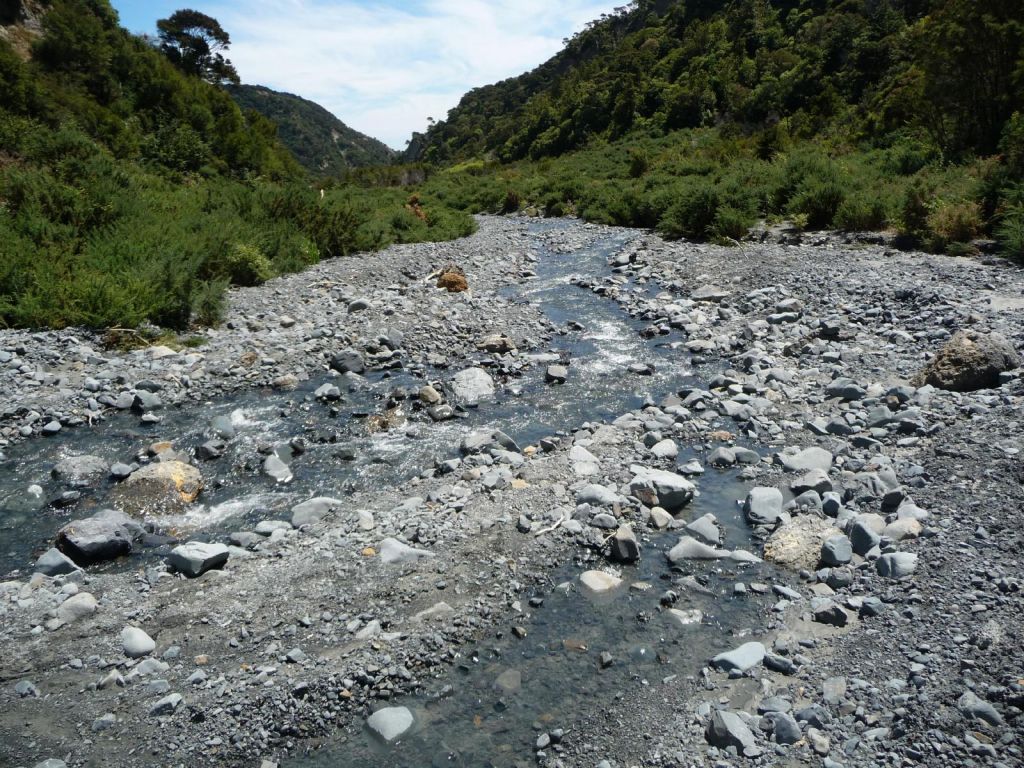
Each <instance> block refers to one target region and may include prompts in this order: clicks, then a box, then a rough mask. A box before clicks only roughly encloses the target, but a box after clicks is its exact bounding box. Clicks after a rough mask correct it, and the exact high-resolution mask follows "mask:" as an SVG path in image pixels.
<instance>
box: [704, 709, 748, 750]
mask: <svg viewBox="0 0 1024 768" xmlns="http://www.w3.org/2000/svg"><path fill="white" fill-rule="evenodd" d="M704 737H705V738H706V739H707V740H708V744H710V745H711V746H713V747H720V748H722V749H728V748H729V747H733V748H735V749H736V751H738V752H739V753H740V754H744V753H746V752H747V750H751V749H754V748H755V744H756V740H755V739H754V734H753V732H752V731H751V730H750V729H749V728H748V727H747V724H746V723H744V722H743V720H742V718H740V716H739V715H737V714H736V713H735V712H723V711H721V710H716V711H715V713H714V714H713V715H711V722H709V723H708V727H707V730H706V731H705V733H704Z"/></svg>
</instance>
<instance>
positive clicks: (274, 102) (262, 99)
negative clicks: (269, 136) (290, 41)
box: [229, 85, 397, 176]
mask: <svg viewBox="0 0 1024 768" xmlns="http://www.w3.org/2000/svg"><path fill="white" fill-rule="evenodd" d="M229 92H230V93H231V96H232V97H233V98H234V99H235V101H236V102H237V103H238V105H239V106H240V107H242V108H243V109H253V110H256V111H257V112H259V113H260V114H261V115H263V116H264V117H266V118H268V119H270V120H272V121H273V122H274V123H276V124H277V129H278V137H279V138H280V139H281V143H282V144H284V145H285V146H286V147H288V149H290V150H291V151H292V154H294V155H295V157H296V158H297V159H298V161H299V162H300V163H301V164H302V166H303V167H304V168H306V170H308V171H309V172H310V173H313V174H316V175H321V176H339V175H341V174H343V173H344V172H345V171H346V170H348V169H350V168H359V167H363V166H367V165H387V164H389V163H392V162H394V161H395V159H396V157H397V153H396V152H395V151H394V150H392V149H391V148H390V147H388V146H387V145H385V144H384V143H383V142H380V141H377V140H376V139H373V138H370V137H369V136H365V135H363V134H361V133H359V132H358V131H356V130H353V129H352V128H349V127H348V126H347V125H345V124H344V123H343V122H341V120H339V119H338V118H337V117H335V116H334V115H332V114H331V113H330V112H328V111H327V110H326V109H324V108H323V107H321V106H320V105H319V104H315V103H313V102H312V101H308V100H306V99H303V98H301V97H300V96H295V95H293V94H290V93H281V92H279V91H274V90H271V89H270V88H266V87H264V86H262V85H240V86H235V87H231V88H229Z"/></svg>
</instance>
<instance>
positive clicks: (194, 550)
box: [167, 541, 229, 579]
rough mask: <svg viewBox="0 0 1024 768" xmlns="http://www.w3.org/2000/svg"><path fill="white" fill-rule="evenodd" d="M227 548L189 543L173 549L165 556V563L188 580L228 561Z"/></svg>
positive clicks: (203, 543)
mask: <svg viewBox="0 0 1024 768" xmlns="http://www.w3.org/2000/svg"><path fill="white" fill-rule="evenodd" d="M228 554H229V551H228V548H227V546H225V545H224V544H210V543H206V542H203V541H189V542H186V543H185V544H182V545H180V546H177V547H175V548H174V549H172V550H171V554H170V555H168V556H167V563H168V565H170V566H171V567H172V568H174V569H175V570H177V571H179V572H180V573H183V574H185V575H186V576H188V577H189V578H190V579H194V578H196V577H197V576H202V575H203V574H204V573H206V572H207V571H209V570H212V569H214V568H220V567H221V566H222V565H224V564H225V563H226V562H227V561H228Z"/></svg>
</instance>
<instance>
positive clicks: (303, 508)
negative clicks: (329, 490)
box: [292, 496, 345, 528]
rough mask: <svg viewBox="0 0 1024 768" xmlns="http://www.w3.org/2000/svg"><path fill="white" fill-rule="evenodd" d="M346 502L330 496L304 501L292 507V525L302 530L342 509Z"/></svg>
mask: <svg viewBox="0 0 1024 768" xmlns="http://www.w3.org/2000/svg"><path fill="white" fill-rule="evenodd" d="M344 504H345V502H343V501H342V500H341V499H333V498H330V497H328V496H318V497H317V498H315V499H310V500H309V501H304V502H302V503H301V504H296V505H295V506H294V507H292V525H293V526H294V527H295V528H301V527H302V526H304V525H312V524H313V523H316V522H319V521H320V520H323V519H324V517H326V516H327V514H328V513H330V512H333V511H335V510H338V509H341V508H342V507H343V506H344Z"/></svg>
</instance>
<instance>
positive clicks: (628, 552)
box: [609, 525, 640, 563]
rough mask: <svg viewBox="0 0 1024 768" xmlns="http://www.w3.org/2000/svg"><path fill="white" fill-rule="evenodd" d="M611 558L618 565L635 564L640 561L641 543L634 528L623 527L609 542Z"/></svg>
mask: <svg viewBox="0 0 1024 768" xmlns="http://www.w3.org/2000/svg"><path fill="white" fill-rule="evenodd" d="M609 546H610V547H611V550H610V553H609V557H610V558H611V559H612V560H614V561H615V562H617V563H635V562H636V561H637V560H639V559H640V542H639V541H637V538H636V534H635V533H633V528H632V526H629V525H622V526H619V529H618V530H617V531H615V535H614V536H612V538H611V540H610V541H609Z"/></svg>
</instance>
